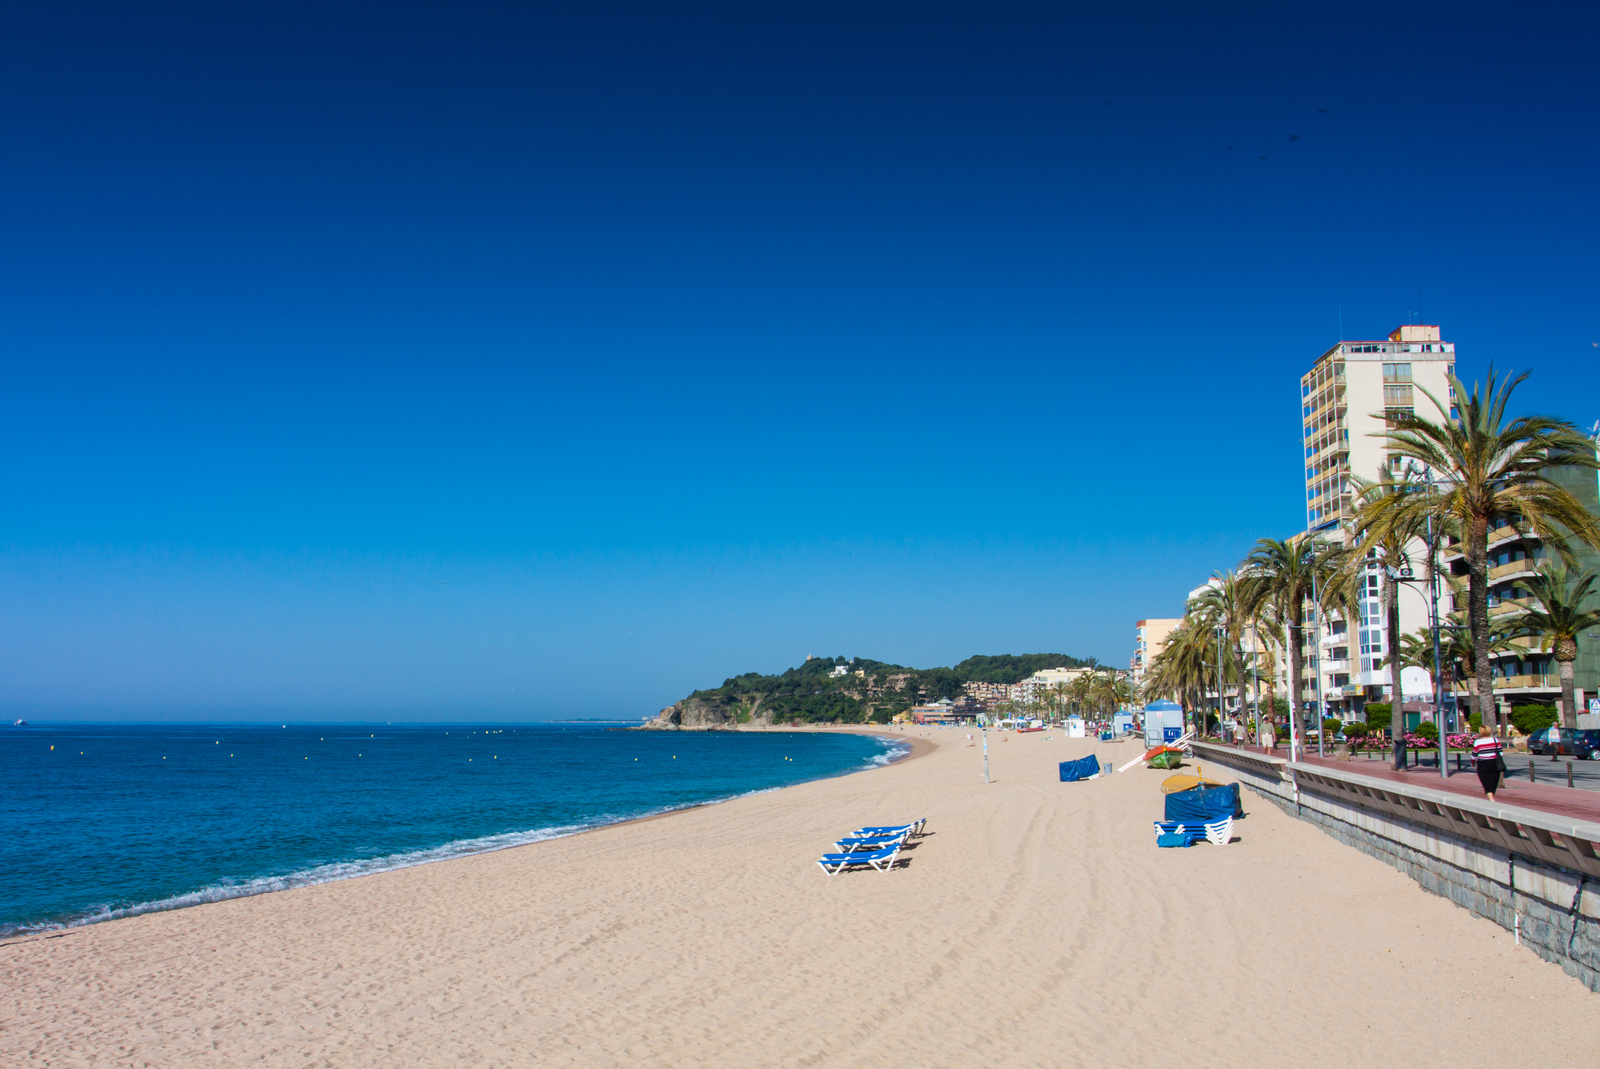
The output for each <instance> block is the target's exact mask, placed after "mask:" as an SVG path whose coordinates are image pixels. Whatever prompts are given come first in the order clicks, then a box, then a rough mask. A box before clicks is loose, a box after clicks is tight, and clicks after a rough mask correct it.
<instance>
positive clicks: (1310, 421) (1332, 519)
mask: <svg viewBox="0 0 1600 1069" xmlns="http://www.w3.org/2000/svg"><path fill="white" fill-rule="evenodd" d="M1455 363H1456V346H1455V343H1454V342H1448V341H1441V340H1440V338H1439V328H1438V327H1436V326H1422V325H1417V326H1404V327H1400V328H1398V329H1397V330H1395V332H1394V333H1393V334H1390V335H1389V339H1388V340H1387V341H1341V342H1340V343H1339V344H1338V345H1335V346H1334V347H1333V348H1331V349H1329V350H1328V351H1327V352H1325V353H1323V354H1322V355H1321V356H1319V357H1318V358H1317V359H1316V361H1315V362H1313V363H1312V365H1311V370H1310V371H1308V372H1306V373H1305V375H1303V376H1301V379H1300V415H1301V419H1302V422H1303V424H1304V426H1303V431H1304V439H1305V440H1304V442H1303V446H1304V449H1305V461H1306V530H1308V531H1324V530H1332V529H1333V528H1334V527H1335V526H1337V525H1338V523H1339V522H1340V521H1341V520H1347V519H1349V518H1350V516H1351V513H1352V511H1353V495H1352V493H1351V485H1350V476H1351V475H1359V476H1361V477H1362V478H1363V479H1376V478H1377V477H1378V473H1379V471H1380V470H1381V469H1382V468H1383V466H1384V465H1385V464H1387V463H1391V458H1390V457H1389V456H1388V455H1387V454H1386V452H1385V450H1384V447H1383V439H1382V438H1381V437H1374V435H1378V436H1381V435H1382V434H1383V432H1384V429H1385V427H1386V426H1387V421H1386V419H1385V416H1386V415H1387V414H1388V413H1392V412H1396V411H1405V412H1418V413H1420V414H1421V415H1422V416H1423V417H1425V418H1427V419H1433V420H1440V419H1443V418H1445V417H1446V416H1447V415H1448V414H1449V412H1439V411H1438V410H1436V409H1435V408H1434V406H1433V402H1431V401H1429V400H1428V399H1427V397H1425V396H1423V393H1422V391H1423V390H1427V391H1428V392H1429V393H1431V394H1433V396H1434V397H1436V398H1438V399H1439V401H1440V403H1441V404H1443V405H1444V406H1445V407H1446V408H1447V409H1448V410H1450V411H1453V410H1454V408H1455V395H1454V393H1453V392H1452V391H1451V388H1450V381H1449V379H1448V377H1447V376H1448V375H1449V374H1450V373H1451V372H1453V371H1454V370H1455Z"/></svg>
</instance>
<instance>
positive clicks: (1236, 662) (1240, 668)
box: [1228, 635, 1244, 741]
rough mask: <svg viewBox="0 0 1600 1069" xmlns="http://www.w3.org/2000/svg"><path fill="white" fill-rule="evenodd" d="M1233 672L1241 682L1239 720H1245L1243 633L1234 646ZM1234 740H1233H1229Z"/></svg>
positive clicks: (1239, 682) (1241, 721)
mask: <svg viewBox="0 0 1600 1069" xmlns="http://www.w3.org/2000/svg"><path fill="white" fill-rule="evenodd" d="M1233 673H1234V679H1235V680H1237V681H1238V684H1239V688H1238V689H1239V716H1238V721H1239V722H1240V723H1243V722H1244V637H1243V636H1242V635H1241V636H1240V639H1239V641H1238V642H1237V643H1235V644H1234V647H1233ZM1236 734H1237V733H1236ZM1228 741H1232V740H1228Z"/></svg>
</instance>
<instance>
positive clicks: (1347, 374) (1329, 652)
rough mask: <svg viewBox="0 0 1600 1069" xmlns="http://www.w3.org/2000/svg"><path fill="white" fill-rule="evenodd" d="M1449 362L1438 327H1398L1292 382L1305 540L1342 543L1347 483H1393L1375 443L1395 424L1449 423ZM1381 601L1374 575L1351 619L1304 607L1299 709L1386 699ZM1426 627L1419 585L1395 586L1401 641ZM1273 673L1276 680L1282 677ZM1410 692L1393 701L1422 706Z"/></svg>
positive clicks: (1394, 465) (1351, 712)
mask: <svg viewBox="0 0 1600 1069" xmlns="http://www.w3.org/2000/svg"><path fill="white" fill-rule="evenodd" d="M1455 361H1456V347H1455V343H1454V342H1449V341H1445V340H1443V338H1442V337H1441V333H1440V329H1439V327H1438V326H1436V325H1427V324H1414V325H1409V324H1408V325H1406V326H1402V327H1397V328H1396V329H1395V330H1394V331H1393V332H1392V333H1391V334H1390V335H1389V337H1388V338H1387V339H1386V340H1384V341H1341V342H1339V344H1337V345H1335V346H1333V347H1331V348H1330V349H1328V351H1327V352H1325V353H1323V354H1322V355H1321V356H1319V357H1317V359H1316V360H1314V361H1313V362H1312V365H1311V370H1310V371H1308V372H1306V373H1305V374H1304V375H1303V376H1301V379H1300V402H1301V407H1300V415H1301V421H1302V436H1303V442H1302V445H1303V448H1304V452H1305V465H1306V468H1305V491H1306V535H1307V536H1309V537H1313V538H1339V537H1342V534H1341V532H1340V527H1341V525H1342V524H1344V523H1347V522H1348V521H1350V520H1351V519H1353V518H1354V516H1355V505H1356V500H1355V499H1356V493H1355V486H1354V484H1353V482H1352V477H1360V478H1363V479H1368V480H1376V479H1377V478H1379V477H1380V476H1381V474H1382V472H1383V471H1384V469H1385V468H1387V469H1389V470H1390V471H1392V472H1394V473H1396V474H1399V473H1400V471H1401V470H1402V468H1401V465H1402V463H1403V462H1402V461H1401V459H1400V458H1399V457H1395V456H1391V455H1390V454H1389V452H1388V450H1387V449H1386V448H1385V444H1384V439H1383V434H1384V432H1385V431H1386V430H1387V429H1388V428H1389V427H1392V426H1393V417H1394V416H1395V415H1396V414H1398V413H1400V412H1406V413H1420V414H1421V415H1422V416H1423V417H1424V418H1425V419H1432V420H1440V419H1445V418H1450V417H1453V416H1454V415H1455V412H1456V410H1455V390H1454V388H1453V387H1452V385H1451V383H1450V378H1449V376H1450V375H1451V374H1453V373H1454V371H1455ZM1424 391H1426V392H1424ZM1429 395H1432V397H1433V398H1434V399H1435V400H1437V402H1438V405H1437V406H1436V405H1435V403H1434V401H1433V400H1429ZM1439 406H1442V407H1443V409H1444V411H1441V410H1440V407H1439ZM1424 553H1425V550H1424V548H1423V546H1422V545H1421V543H1418V544H1417V545H1416V546H1415V547H1414V553H1413V556H1414V558H1415V559H1416V560H1417V562H1418V567H1417V568H1416V569H1415V570H1416V573H1417V574H1418V575H1419V576H1420V575H1421V574H1422V573H1423V568H1422V567H1421V562H1422V558H1423V555H1424ZM1382 594H1383V579H1382V576H1380V575H1379V574H1378V572H1377V569H1376V568H1374V569H1373V570H1372V571H1370V572H1369V573H1368V575H1367V577H1366V582H1365V584H1364V585H1363V587H1362V591H1361V595H1360V606H1359V609H1358V612H1357V618H1356V619H1354V620H1346V619H1343V618H1342V617H1340V616H1338V615H1331V616H1329V617H1328V618H1326V619H1320V618H1319V615H1318V614H1317V613H1316V612H1315V611H1314V609H1313V608H1312V607H1311V606H1309V605H1308V606H1307V607H1306V619H1305V624H1306V628H1305V631H1304V637H1305V642H1306V645H1305V647H1304V649H1303V650H1302V655H1303V657H1304V659H1305V679H1304V684H1305V689H1304V691H1303V692H1302V694H1301V700H1302V701H1304V702H1307V703H1310V708H1312V709H1313V710H1316V711H1318V712H1320V713H1322V715H1332V716H1341V717H1343V718H1344V719H1347V720H1349V719H1355V718H1357V717H1359V716H1361V715H1362V709H1363V706H1364V705H1365V703H1366V702H1367V701H1379V700H1384V699H1385V698H1389V697H1392V696H1391V695H1389V694H1388V690H1389V689H1390V686H1391V676H1390V674H1389V671H1388V670H1387V669H1386V668H1384V666H1383V662H1384V660H1385V658H1386V657H1387V656H1388V653H1389V651H1388V650H1387V649H1385V643H1386V637H1385V636H1386V634H1387V614H1386V613H1385V611H1384V602H1383V597H1382ZM1427 621H1428V604H1427V594H1426V591H1425V590H1424V589H1423V588H1422V586H1421V585H1419V584H1413V585H1402V586H1401V588H1400V630H1401V633H1402V634H1404V633H1406V632H1410V631H1414V630H1416V629H1417V628H1419V627H1423V626H1426V624H1427ZM1280 672H1281V673H1283V677H1284V678H1285V679H1286V674H1287V667H1286V666H1283V667H1281V668H1280ZM1285 685H1286V684H1285ZM1412 686H1414V687H1415V688H1416V693H1415V694H1412V695H1408V694H1402V695H1401V699H1402V700H1404V699H1405V698H1406V697H1407V696H1411V697H1418V698H1420V697H1422V696H1424V695H1425V694H1426V693H1427V692H1428V691H1429V690H1430V689H1431V682H1430V681H1429V680H1427V679H1425V678H1423V676H1422V675H1421V674H1419V673H1416V672H1413V673H1411V675H1410V677H1409V682H1403V684H1402V689H1403V690H1408V689H1409V688H1410V687H1412Z"/></svg>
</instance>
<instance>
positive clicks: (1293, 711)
mask: <svg viewBox="0 0 1600 1069" xmlns="http://www.w3.org/2000/svg"><path fill="white" fill-rule="evenodd" d="M1300 611H1301V606H1300V605H1299V603H1298V602H1297V603H1296V604H1295V606H1294V613H1295V615H1294V616H1293V617H1291V619H1294V620H1297V621H1298V620H1299V618H1300V617H1299V614H1300ZM1302 630H1303V629H1302V628H1301V626H1300V624H1299V623H1292V624H1290V625H1289V756H1290V758H1291V759H1293V760H1296V761H1298V760H1299V759H1300V755H1299V754H1297V753H1295V750H1296V749H1297V747H1296V746H1295V740H1297V739H1298V738H1299V737H1300V730H1299V726H1298V725H1299V718H1300V717H1301V716H1302V715H1303V714H1304V712H1305V710H1304V708H1303V705H1304V703H1303V702H1302V701H1301V693H1300V692H1301V686H1300V665H1301V661H1302V659H1303V656H1304V653H1303V651H1302V650H1301V649H1300V639H1301V633H1302Z"/></svg>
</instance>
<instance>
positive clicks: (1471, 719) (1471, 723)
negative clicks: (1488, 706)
mask: <svg viewBox="0 0 1600 1069" xmlns="http://www.w3.org/2000/svg"><path fill="white" fill-rule="evenodd" d="M1467 726H1468V727H1470V728H1471V729H1472V733H1473V734H1474V735H1476V734H1477V733H1478V729H1479V728H1481V727H1483V714H1482V713H1468V714H1467Z"/></svg>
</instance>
